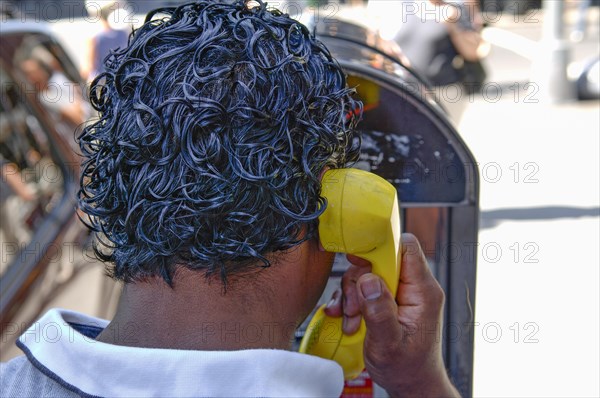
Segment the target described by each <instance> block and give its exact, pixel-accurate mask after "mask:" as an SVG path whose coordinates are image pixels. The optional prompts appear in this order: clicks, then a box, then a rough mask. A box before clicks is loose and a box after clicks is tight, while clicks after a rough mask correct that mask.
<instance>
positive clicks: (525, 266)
mask: <svg viewBox="0 0 600 398" xmlns="http://www.w3.org/2000/svg"><path fill="white" fill-rule="evenodd" d="M508 29H510V26H509V27H508ZM519 29H521V26H518V25H517V26H516V27H515V26H513V30H517V31H518V30H519ZM528 29H532V28H530V27H528ZM537 29H538V32H537V33H536V32H535V30H532V34H538V33H539V30H540V27H539V26H538V27H537ZM597 48H598V34H597V30H596V33H595V36H592V35H590V36H588V38H587V39H586V40H585V41H584V42H582V43H580V44H578V45H577V46H576V50H575V51H574V53H575V54H577V57H580V59H583V58H585V57H589V56H592V55H594V54H596V55H597V54H598V50H597ZM488 65H489V68H490V69H491V70H490V72H491V73H490V75H491V76H494V77H495V78H496V79H497V80H495V81H493V82H498V83H499V84H501V85H502V86H503V87H505V89H504V90H503V91H502V95H501V98H499V99H496V98H495V97H493V96H491V95H488V96H487V97H486V96H485V95H484V96H478V97H476V98H475V99H474V101H473V103H471V104H469V107H468V108H467V110H466V112H465V114H464V116H463V119H462V122H461V124H460V126H459V131H460V133H461V135H462V136H463V138H464V139H465V141H466V142H467V144H468V145H469V147H470V148H471V150H472V151H473V153H474V155H475V158H476V159H477V161H478V162H479V170H480V176H481V215H482V217H481V229H480V234H479V248H480V251H479V257H478V280H477V303H476V321H477V322H478V323H479V325H477V326H476V340H475V377H474V395H475V396H478V397H486V396H489V397H491V396H507V397H509V396H514V397H516V396H599V395H600V391H599V386H598V374H599V373H600V365H599V358H598V353H599V352H600V348H599V345H598V340H599V334H600V333H599V315H598V314H599V313H600V309H599V301H600V299H599V293H598V292H599V290H600V286H599V278H600V275H599V271H598V268H599V267H598V264H600V254H599V249H598V242H599V241H600V209H599V206H600V188H599V181H600V164H599V158H600V139H599V137H600V102H598V101H591V102H570V103H564V104H550V103H548V102H546V101H545V99H544V95H543V93H544V92H545V89H546V87H543V85H541V83H538V82H536V79H535V77H532V76H531V70H530V67H529V66H530V63H529V61H527V60H524V59H523V58H522V57H519V56H517V55H514V54H512V53H511V52H510V51H508V50H504V49H498V48H493V49H492V55H491V57H490V59H489V60H488ZM528 81H531V83H532V85H530V86H528V87H526V88H527V89H526V90H523V88H524V87H523V84H524V83H526V82H528ZM515 84H516V85H515ZM511 85H514V86H513V88H512V89H511ZM536 85H537V86H536ZM517 88H521V90H520V91H519V90H517ZM536 90H537V91H536Z"/></svg>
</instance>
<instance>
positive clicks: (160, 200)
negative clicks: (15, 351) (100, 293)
mask: <svg viewBox="0 0 600 398" xmlns="http://www.w3.org/2000/svg"><path fill="white" fill-rule="evenodd" d="M247 3H249V4H247ZM256 3H257V2H256V1H252V2H244V1H237V2H235V3H233V4H230V3H216V2H214V1H200V2H196V3H191V4H187V5H183V6H180V7H177V8H169V9H161V10H157V11H156V12H154V13H150V14H149V15H148V17H147V22H146V23H145V24H144V25H143V26H142V27H141V28H140V29H138V30H137V31H135V32H134V33H133V35H132V37H131V38H130V44H129V46H128V47H127V48H125V49H124V50H121V51H119V52H118V53H116V54H115V55H113V56H112V57H111V58H109V59H108V60H107V62H106V70H107V71H106V73H104V74H102V75H100V76H99V77H98V78H97V79H96V80H95V81H94V83H93V84H92V89H91V102H92V105H93V106H94V107H95V108H96V109H97V110H98V111H99V112H100V115H101V116H100V119H99V121H97V122H96V123H95V124H93V125H90V126H88V127H86V128H85V129H84V131H83V133H82V134H81V136H80V146H81V149H82V151H83V154H84V159H85V160H84V164H83V175H82V178H81V181H82V186H81V190H80V192H79V202H80V207H81V208H82V210H83V211H84V212H85V213H87V214H88V215H89V216H90V218H91V225H92V227H93V228H94V229H95V230H96V231H98V232H100V234H99V235H100V236H99V237H100V242H101V244H102V245H100V247H98V248H97V252H98V255H99V256H100V258H102V259H103V260H106V261H109V262H112V263H114V267H113V268H112V270H111V272H112V274H113V275H114V277H116V278H117V279H121V280H124V281H126V282H128V281H134V280H142V279H145V278H147V277H150V276H161V277H162V278H164V279H165V280H166V281H167V282H168V283H171V280H172V277H173V272H174V271H175V270H176V269H177V267H179V266H182V267H187V268H190V269H197V270H204V271H205V272H206V274H207V275H214V274H216V275H220V276H221V278H223V280H225V278H226V277H227V275H230V274H232V273H239V272H242V271H247V270H249V269H252V268H253V267H257V266H258V267H260V266H267V265H269V263H270V262H269V259H268V258H267V257H268V256H267V255H268V254H269V253H272V252H277V251H281V250H286V249H289V248H291V247H293V246H294V245H297V244H298V243H300V242H302V241H304V240H306V239H310V238H312V237H314V234H315V231H316V220H317V218H318V216H319V215H320V214H321V212H322V211H323V200H322V198H320V197H319V194H320V175H321V172H322V171H323V169H324V168H326V167H332V168H337V167H343V166H344V165H345V164H346V163H347V162H349V161H353V160H355V159H356V156H357V147H358V139H356V138H355V136H354V132H353V129H354V126H355V123H356V121H357V120H356V119H357V116H356V115H358V114H360V104H359V103H357V102H355V101H354V100H352V98H351V97H350V95H351V91H352V90H349V89H348V88H347V87H346V82H345V78H344V74H343V72H342V70H341V69H340V67H339V65H338V64H337V63H336V62H335V60H333V59H332V57H331V56H330V54H329V52H328V51H327V49H326V48H325V47H324V46H323V44H321V43H320V42H319V41H318V40H316V39H315V38H314V37H312V36H311V34H310V32H309V31H308V30H307V28H306V27H305V26H303V25H301V24H300V23H298V22H297V21H295V20H293V19H290V18H289V17H288V16H287V15H283V14H281V13H280V12H278V11H275V10H268V9H267V8H266V6H265V4H263V3H260V2H258V5H256V6H255V7H251V5H252V4H256Z"/></svg>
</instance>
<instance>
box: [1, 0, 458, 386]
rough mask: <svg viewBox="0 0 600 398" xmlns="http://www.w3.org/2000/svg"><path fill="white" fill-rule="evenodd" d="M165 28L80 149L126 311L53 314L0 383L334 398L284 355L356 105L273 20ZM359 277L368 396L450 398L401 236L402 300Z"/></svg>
mask: <svg viewBox="0 0 600 398" xmlns="http://www.w3.org/2000/svg"><path fill="white" fill-rule="evenodd" d="M159 14H160V16H161V18H160V19H153V14H152V13H151V14H150V15H149V16H148V18H147V21H148V22H147V23H146V24H145V25H144V26H143V27H141V28H140V29H139V30H138V31H137V32H136V33H134V35H133V38H132V39H131V41H130V44H129V47H128V48H126V49H125V50H123V51H120V52H119V53H118V54H117V55H116V59H115V60H114V62H112V63H111V64H110V65H107V71H106V72H105V73H103V74H101V75H100V76H99V77H98V79H96V80H95V82H94V84H93V86H92V89H91V97H92V98H91V100H92V104H93V105H94V106H95V107H96V108H97V110H98V111H99V112H100V114H101V118H100V120H99V121H98V122H97V123H95V124H94V125H91V126H88V127H86V129H85V130H84V131H83V133H82V135H81V136H80V145H81V148H82V152H83V154H84V157H85V161H84V163H83V176H82V179H81V181H82V187H81V190H80V194H79V199H80V205H81V208H82V210H83V211H84V212H85V213H87V214H88V215H89V216H90V219H91V224H92V227H93V228H94V229H95V230H96V231H98V232H99V233H101V234H100V242H102V245H101V246H100V247H98V248H97V252H98V255H99V256H100V258H102V259H104V260H107V261H109V262H110V263H111V264H112V267H111V269H110V272H111V274H112V275H113V276H114V277H115V278H117V279H119V280H122V281H124V282H125V287H124V290H123V294H122V297H121V301H120V304H119V308H118V310H117V314H116V315H115V317H114V319H113V320H112V321H111V322H110V323H108V322H105V321H100V320H97V319H93V318H89V317H87V316H84V315H82V314H76V313H72V312H66V311H53V312H50V313H48V314H47V315H45V316H44V317H43V318H42V319H41V320H40V321H39V322H38V323H37V324H36V325H34V326H33V327H32V329H30V331H28V332H27V333H25V334H24V335H23V336H22V337H21V339H20V341H19V343H18V344H19V345H20V347H21V348H22V349H23V350H24V351H25V353H26V356H27V358H23V357H21V358H17V359H15V360H13V361H12V362H10V363H9V364H7V365H4V366H3V368H2V383H3V386H2V388H3V395H8V396H10V395H20V394H22V395H28V394H33V395H46V396H64V395H68V394H71V395H77V394H79V395H91V396H176V397H181V396H294V397H295V396H320V397H321V396H339V394H340V393H341V390H342V384H343V377H342V371H341V368H340V367H339V366H338V365H337V364H336V363H334V362H332V361H329V360H324V359H320V358H317V357H313V356H309V355H304V354H298V353H294V352H290V351H289V349H290V345H291V341H292V339H293V333H294V329H295V327H296V326H298V325H299V324H300V322H302V320H303V319H304V318H305V317H306V316H307V315H308V314H309V313H310V311H311V310H312V309H313V307H314V306H315V304H316V302H317V300H318V298H319V296H320V295H321V293H322V291H323V289H324V287H325V283H326V281H327V278H328V275H329V272H330V270H331V265H332V262H333V256H334V254H333V253H329V252H325V251H324V250H323V249H322V247H321V246H320V244H319V241H318V236H317V230H316V225H317V218H318V216H319V215H320V214H321V213H322V211H323V202H322V199H321V198H320V197H319V194H320V178H321V175H322V173H323V172H324V171H325V170H326V169H327V168H339V167H343V166H345V165H346V164H347V163H348V162H351V161H352V160H354V159H356V154H357V148H356V146H355V145H354V143H355V140H354V135H355V132H354V130H353V129H354V126H355V123H356V120H355V116H354V115H355V113H359V112H355V111H356V110H357V109H358V110H360V105H359V104H357V103H356V102H355V101H354V100H353V99H352V97H351V93H352V90H350V89H348V88H347V87H346V84H345V78H344V75H343V72H342V70H341V69H340V67H339V65H338V64H337V63H336V62H335V60H333V59H332V57H331V55H330V54H329V52H328V51H327V49H326V48H325V47H324V46H323V45H322V44H321V43H320V42H318V41H317V40H315V39H314V37H312V36H311V35H310V33H309V32H308V30H307V29H306V27H304V26H302V25H300V24H299V23H297V22H296V21H294V20H292V19H290V18H288V17H287V16H286V15H281V14H280V13H279V12H277V11H268V10H267V9H266V6H265V4H263V3H258V4H257V3H256V2H251V3H249V4H246V3H245V2H236V3H233V4H224V3H215V2H211V1H202V2H197V3H193V4H188V5H184V6H181V7H178V8H176V9H162V10H160V11H159ZM349 260H350V261H351V262H352V263H353V266H352V267H351V268H350V269H349V270H348V272H347V274H346V275H345V277H344V282H343V292H342V291H340V292H337V293H336V294H334V296H333V297H332V300H331V302H330V303H329V306H328V309H327V312H328V313H329V314H330V315H332V316H343V317H344V331H345V332H346V333H348V334H351V333H353V332H355V331H356V330H357V328H358V323H359V320H360V317H361V315H362V316H364V318H365V320H366V324H367V329H368V333H367V336H366V340H365V361H366V364H367V365H366V366H367V369H368V371H369V372H370V374H371V376H372V377H373V380H374V381H375V382H377V383H378V384H380V385H381V386H382V387H384V388H385V389H386V390H387V391H388V393H389V394H390V395H392V396H401V395H402V396H405V395H406V396H410V395H414V396H455V395H457V392H456V390H455V389H454V387H453V386H452V385H451V383H450V381H449V379H448V376H447V375H446V372H445V369H444V364H443V361H442V355H441V341H440V331H439V329H440V328H441V326H440V325H441V316H442V315H441V314H442V307H443V300H444V298H443V292H442V290H441V288H440V287H439V285H438V284H437V282H436V281H435V279H434V278H433V276H432V275H431V273H430V272H429V270H428V268H427V265H426V263H425V260H424V257H423V254H422V252H421V250H420V248H419V246H418V243H417V241H416V239H415V238H414V237H413V236H412V235H409V234H405V235H403V268H402V274H401V277H400V286H399V293H398V295H397V297H396V298H395V299H394V298H393V297H391V294H390V293H389V291H388V290H387V288H386V287H385V285H384V284H383V282H382V281H381V280H380V279H379V278H378V277H377V276H375V275H372V274H370V273H369V272H368V270H369V264H368V263H367V262H366V261H365V260H361V259H359V258H356V257H352V256H350V257H349ZM431 326H435V327H437V331H438V332H437V333H433V334H432V333H420V328H421V327H426V328H427V329H428V330H431ZM51 328H57V329H56V330H58V332H57V333H56V334H52V336H51V337H52V342H51V343H50V342H48V341H47V340H48V338H47V336H46V338H45V339H44V338H39V337H40V335H42V337H43V336H45V335H44V333H46V335H47V334H48V333H49V332H48V330H50V329H51ZM57 335H60V338H58V339H57V338H55V337H56V336H57Z"/></svg>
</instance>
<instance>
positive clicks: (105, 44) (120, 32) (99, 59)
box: [81, 0, 129, 81]
mask: <svg viewBox="0 0 600 398" xmlns="http://www.w3.org/2000/svg"><path fill="white" fill-rule="evenodd" d="M85 7H86V10H87V12H88V14H89V15H90V16H91V17H97V18H98V19H99V21H100V23H101V25H102V30H101V31H100V32H99V33H97V34H96V35H95V36H94V37H93V38H92V39H90V41H89V43H88V58H87V62H86V63H85V64H84V65H83V68H82V70H81V76H82V77H83V78H84V79H86V80H87V81H92V80H93V79H94V78H95V77H96V76H98V75H99V74H100V73H101V72H103V71H104V62H103V61H104V59H105V58H106V57H107V56H108V55H110V53H111V51H114V50H116V49H118V48H125V47H126V46H127V39H128V37H129V33H128V32H127V30H126V27H124V26H120V25H119V24H118V22H119V20H120V18H121V17H123V16H124V15H125V10H124V8H123V7H124V2H123V1H106V0H86V2H85ZM126 26H127V25H126Z"/></svg>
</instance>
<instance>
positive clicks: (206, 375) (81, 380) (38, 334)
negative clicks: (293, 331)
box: [0, 310, 344, 397]
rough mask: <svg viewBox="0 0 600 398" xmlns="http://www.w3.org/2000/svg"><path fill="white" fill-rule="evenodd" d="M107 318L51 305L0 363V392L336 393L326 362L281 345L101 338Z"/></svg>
mask: <svg viewBox="0 0 600 398" xmlns="http://www.w3.org/2000/svg"><path fill="white" fill-rule="evenodd" d="M107 325H108V321H106V320H102V319H98V318H93V317H90V316H87V315H84V314H80V313H77V312H72V311H66V310H51V311H49V312H47V313H46V314H45V315H44V316H43V317H42V318H41V319H40V320H39V321H37V322H36V323H34V324H33V325H32V326H31V327H30V328H29V329H28V330H27V331H26V332H25V333H23V335H21V337H19V340H18V341H17V345H18V346H19V348H21V349H22V350H23V352H24V353H25V356H26V357H23V356H22V357H18V358H15V359H13V360H12V361H10V362H7V363H2V364H1V367H0V385H1V390H0V395H1V396H3V397H5V396H48V397H58V396H61V397H64V396H81V395H83V396H111V397H118V396H121V397H223V396H226V397H233V396H235V397H258V396H260V397H268V396H277V397H308V396H311V397H339V396H340V394H341V392H342V388H343V380H344V379H343V372H342V369H341V367H340V366H339V365H338V364H336V363H335V362H333V361H329V360H326V359H321V358H317V357H314V356H310V355H305V354H299V353H295V352H291V351H283V350H269V349H258V350H241V351H193V350H172V349H158V348H138V347H126V346H117V345H112V344H106V343H101V342H99V341H96V340H95V337H96V336H97V335H98V334H100V332H101V331H102V330H103V329H104V328H105V327H106V326H107Z"/></svg>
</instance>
